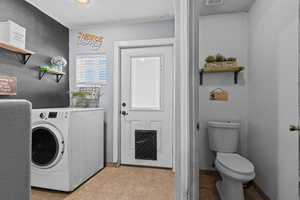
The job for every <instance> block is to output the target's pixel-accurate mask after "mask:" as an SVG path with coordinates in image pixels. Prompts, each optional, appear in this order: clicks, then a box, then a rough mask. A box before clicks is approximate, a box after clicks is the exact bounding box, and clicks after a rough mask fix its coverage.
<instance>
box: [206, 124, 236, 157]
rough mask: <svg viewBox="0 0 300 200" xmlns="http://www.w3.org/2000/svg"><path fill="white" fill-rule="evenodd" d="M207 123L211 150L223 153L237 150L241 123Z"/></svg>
mask: <svg viewBox="0 0 300 200" xmlns="http://www.w3.org/2000/svg"><path fill="white" fill-rule="evenodd" d="M207 125H208V140H209V148H210V150H212V151H215V152H221V153H235V152H237V150H238V144H239V133H240V123H235V122H217V121H209V122H208V123H207Z"/></svg>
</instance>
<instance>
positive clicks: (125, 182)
mask: <svg viewBox="0 0 300 200" xmlns="http://www.w3.org/2000/svg"><path fill="white" fill-rule="evenodd" d="M174 184H175V176H174V173H173V172H172V171H171V170H168V169H156V168H144V167H128V166H121V167H120V168H113V167H106V168H104V169H103V170H102V171H101V172H100V173H98V174H97V175H96V176H94V177H93V178H91V179H90V180H89V181H87V182H86V183H85V184H83V185H82V186H80V187H79V188H78V189H77V190H75V191H74V192H73V193H70V194H68V193H63V192H56V191H49V190H42V189H36V188H34V189H33V190H32V200H141V199H143V200H154V199H155V200H173V199H174Z"/></svg>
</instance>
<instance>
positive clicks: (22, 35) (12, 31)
mask: <svg viewBox="0 0 300 200" xmlns="http://www.w3.org/2000/svg"><path fill="white" fill-rule="evenodd" d="M25 41H26V29H25V28H24V27H22V26H20V25H18V24H16V23H14V22H13V21H6V22H0V42H5V43H7V44H9V45H12V46H15V47H18V48H20V49H25V43H26V42H25Z"/></svg>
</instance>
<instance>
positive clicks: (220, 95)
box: [209, 88, 228, 101]
mask: <svg viewBox="0 0 300 200" xmlns="http://www.w3.org/2000/svg"><path fill="white" fill-rule="evenodd" d="M209 100H211V101H228V92H227V91H225V90H223V89H221V88H217V89H215V90H213V91H211V92H210V94H209Z"/></svg>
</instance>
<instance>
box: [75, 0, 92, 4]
mask: <svg viewBox="0 0 300 200" xmlns="http://www.w3.org/2000/svg"><path fill="white" fill-rule="evenodd" d="M76 1H77V2H78V3H80V4H88V3H90V0H76Z"/></svg>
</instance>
